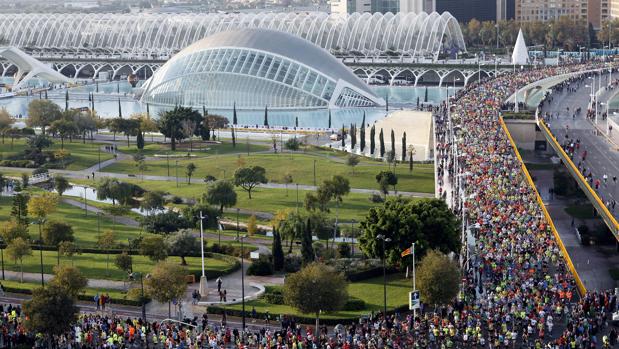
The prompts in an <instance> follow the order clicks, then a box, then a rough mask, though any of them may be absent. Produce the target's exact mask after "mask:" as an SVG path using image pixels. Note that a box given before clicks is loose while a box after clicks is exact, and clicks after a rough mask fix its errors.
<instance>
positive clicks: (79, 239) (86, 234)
mask: <svg viewBox="0 0 619 349" xmlns="http://www.w3.org/2000/svg"><path fill="white" fill-rule="evenodd" d="M11 204H12V200H11V198H8V197H0V221H4V220H8V219H9V216H10V213H11ZM49 219H50V220H58V221H62V222H65V223H68V224H70V225H71V226H72V227H73V232H74V237H75V242H76V244H78V245H79V246H81V247H96V245H97V239H98V228H97V217H96V215H95V214H94V213H93V212H89V213H88V216H85V215H84V210H82V209H79V208H77V207H75V206H72V205H69V204H66V203H63V202H60V204H59V205H58V208H57V210H56V212H54V213H52V214H51V215H50V216H49ZM106 230H113V231H114V232H115V233H116V238H117V240H118V241H119V242H122V243H125V244H126V243H127V242H128V240H129V239H133V238H136V237H137V236H138V235H139V234H140V231H141V229H140V228H136V227H129V226H125V225H121V224H119V223H116V224H114V223H113V222H112V220H111V219H110V218H108V217H104V216H101V218H100V231H101V232H105V231H106ZM38 232H39V230H38V226H36V225H31V226H30V236H32V237H33V238H34V237H38ZM142 234H146V235H148V234H147V233H142Z"/></svg>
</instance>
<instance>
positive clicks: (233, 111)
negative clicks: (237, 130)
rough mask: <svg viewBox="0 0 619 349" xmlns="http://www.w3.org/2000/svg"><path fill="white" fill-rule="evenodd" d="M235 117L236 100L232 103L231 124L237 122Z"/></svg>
mask: <svg viewBox="0 0 619 349" xmlns="http://www.w3.org/2000/svg"><path fill="white" fill-rule="evenodd" d="M237 123H238V122H237V119H236V102H234V104H233V105H232V125H235V126H236V124H237Z"/></svg>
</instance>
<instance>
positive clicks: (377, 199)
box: [370, 193, 385, 204]
mask: <svg viewBox="0 0 619 349" xmlns="http://www.w3.org/2000/svg"><path fill="white" fill-rule="evenodd" d="M370 201H371V202H373V203H375V204H380V203H383V202H385V198H383V197H382V196H381V195H380V194H376V193H374V194H372V195H370Z"/></svg>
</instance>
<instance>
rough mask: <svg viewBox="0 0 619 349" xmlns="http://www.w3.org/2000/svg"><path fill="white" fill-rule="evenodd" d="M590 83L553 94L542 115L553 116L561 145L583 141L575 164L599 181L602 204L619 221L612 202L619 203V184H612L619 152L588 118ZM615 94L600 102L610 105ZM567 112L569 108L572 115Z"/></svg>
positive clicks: (605, 93)
mask: <svg viewBox="0 0 619 349" xmlns="http://www.w3.org/2000/svg"><path fill="white" fill-rule="evenodd" d="M602 75H603V76H602V87H604V86H606V85H607V84H608V74H602ZM596 81H597V78H596ZM590 83H591V80H590V79H587V78H585V79H584V80H582V81H581V82H574V83H572V84H571V86H572V87H573V88H574V91H573V92H568V91H567V89H564V91H563V92H554V93H553V94H552V96H553V100H552V102H551V103H549V104H548V103H546V104H545V105H544V106H543V107H542V109H541V112H542V113H544V114H545V113H547V112H549V113H552V114H553V116H552V118H550V119H548V118H547V121H548V123H549V124H550V129H551V131H552V132H553V134H555V136H556V137H557V139H558V140H559V142H565V141H566V140H568V139H573V140H574V141H575V140H577V139H579V140H580V149H579V150H577V151H575V155H574V163H575V164H576V165H577V166H578V164H579V163H582V164H583V166H584V167H585V168H586V169H587V172H588V171H591V173H592V175H593V180H594V181H595V180H596V179H599V180H600V182H601V185H600V188H599V190H598V191H597V193H598V195H599V196H600V198H601V199H602V201H603V202H605V203H607V205H608V206H609V210H610V211H611V212H612V213H613V215H614V216H615V218H619V208H615V209H612V202H613V201H615V202H617V201H619V190H618V189H617V187H618V186H619V181H617V182H613V180H612V178H613V176H617V177H619V152H618V151H617V147H616V145H615V144H613V143H611V142H610V141H609V140H608V139H607V138H606V136H605V135H604V134H602V133H601V132H600V133H598V135H596V134H595V130H596V129H595V126H594V124H593V122H592V121H589V120H587V118H586V111H587V107H588V104H589V95H590V94H591V88H590V87H587V84H590ZM615 92H617V88H615V89H614V90H612V89H611V90H608V91H606V90H604V91H601V92H600V94H599V97H598V101H599V102H602V103H607V102H608V99H609V98H611V96H612V95H613V94H614V93H615ZM567 108H569V111H568V109H567ZM577 108H581V109H582V112H581V113H579V114H577V115H576V117H575V118H574V117H573V111H574V110H576V109H577ZM604 111H605V106H604V105H602V106H598V112H599V117H598V118H599V121H600V123H599V125H602V114H603V113H604ZM604 124H605V123H604ZM566 134H567V138H566ZM584 151H587V156H586V159H585V161H582V154H583V153H584ZM604 175H607V176H608V180H607V182H606V183H604V180H603V176H604Z"/></svg>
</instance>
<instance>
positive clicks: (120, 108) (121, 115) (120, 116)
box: [118, 98, 123, 119]
mask: <svg viewBox="0 0 619 349" xmlns="http://www.w3.org/2000/svg"><path fill="white" fill-rule="evenodd" d="M118 117H119V118H121V119H122V118H123V108H122V107H121V106H120V98H118Z"/></svg>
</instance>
